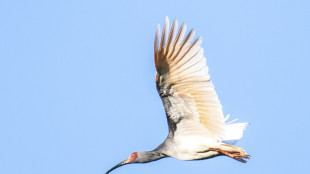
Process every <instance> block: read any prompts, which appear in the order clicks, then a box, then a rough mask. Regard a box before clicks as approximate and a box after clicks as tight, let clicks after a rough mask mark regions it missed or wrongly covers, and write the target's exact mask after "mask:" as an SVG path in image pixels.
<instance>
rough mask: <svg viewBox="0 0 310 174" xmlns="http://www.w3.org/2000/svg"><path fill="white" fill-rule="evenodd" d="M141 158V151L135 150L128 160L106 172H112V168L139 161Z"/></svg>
mask: <svg viewBox="0 0 310 174" xmlns="http://www.w3.org/2000/svg"><path fill="white" fill-rule="evenodd" d="M138 158H139V152H133V153H132V154H131V155H130V156H129V157H128V158H127V159H126V160H124V161H122V162H120V163H118V164H117V165H116V166H114V167H112V168H111V169H110V170H109V171H107V172H106V173H105V174H108V173H110V172H111V171H112V170H114V169H116V168H118V167H121V166H123V165H125V164H130V163H137V160H138Z"/></svg>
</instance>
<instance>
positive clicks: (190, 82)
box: [107, 18, 249, 173]
mask: <svg viewBox="0 0 310 174" xmlns="http://www.w3.org/2000/svg"><path fill="white" fill-rule="evenodd" d="M177 27H178V24H177V21H176V20H175V21H174V22H173V24H172V28H171V31H170V33H168V32H169V20H168V18H166V21H165V25H164V29H163V33H162V36H161V39H159V27H157V31H156V36H155V44H154V55H155V67H156V71H157V72H156V76H155V80H156V87H157V91H158V93H159V95H160V97H161V99H162V102H163V105H164V107H165V111H166V116H167V121H168V125H169V134H168V136H167V138H166V140H165V141H164V142H163V143H162V144H160V145H159V146H158V147H157V148H156V149H154V150H153V151H146V152H134V153H132V154H131V155H130V156H129V157H128V159H126V160H125V161H123V162H121V163H119V164H118V165H116V166H115V167H113V168H112V169H110V170H109V171H108V172H107V173H109V172H110V171H112V170H114V169H115V168H117V167H119V166H122V165H124V164H129V163H135V162H140V163H141V162H142V163H145V162H150V161H154V160H158V159H161V158H164V157H167V156H169V157H174V158H177V159H180V160H198V159H206V158H211V157H214V156H219V155H227V156H229V157H231V158H234V159H236V160H239V161H241V162H245V160H243V158H248V157H249V156H248V155H247V154H246V152H245V151H244V150H243V149H242V148H241V147H238V146H234V145H232V144H226V143H225V142H231V143H232V142H236V141H237V140H239V139H240V138H241V137H242V135H243V131H244V129H245V127H246V126H247V125H248V123H233V122H234V121H232V122H229V123H227V122H226V121H227V119H228V116H227V117H226V118H224V115H223V112H222V106H221V104H220V101H219V99H218V96H217V94H216V92H215V90H214V86H213V84H212V82H211V80H210V76H209V74H208V67H207V66H206V58H205V57H204V55H203V48H201V46H200V44H201V42H202V39H201V38H200V37H199V38H197V39H196V40H195V41H193V42H192V39H193V38H194V35H195V34H194V31H193V30H191V31H190V32H189V33H188V35H187V36H186V37H185V38H184V39H183V37H184V35H185V31H186V26H185V25H184V24H182V25H181V27H180V29H179V31H178V33H177ZM159 41H160V42H159Z"/></svg>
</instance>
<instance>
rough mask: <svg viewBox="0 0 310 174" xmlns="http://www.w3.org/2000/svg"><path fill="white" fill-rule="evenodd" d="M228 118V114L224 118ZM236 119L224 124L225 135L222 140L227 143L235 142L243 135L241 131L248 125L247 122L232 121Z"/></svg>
mask: <svg viewBox="0 0 310 174" xmlns="http://www.w3.org/2000/svg"><path fill="white" fill-rule="evenodd" d="M228 118H229V115H227V117H226V118H225V121H226V120H227V119H228ZM235 121H237V120H233V121H230V122H228V123H226V125H225V136H224V137H223V142H224V143H227V144H236V142H237V141H238V140H240V139H241V138H242V136H243V131H244V130H245V128H246V127H247V125H249V123H248V122H245V123H233V122H235Z"/></svg>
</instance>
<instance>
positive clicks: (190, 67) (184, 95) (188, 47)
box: [154, 18, 225, 137]
mask: <svg viewBox="0 0 310 174" xmlns="http://www.w3.org/2000/svg"><path fill="white" fill-rule="evenodd" d="M177 28H178V22H177V20H174V22H173V24H172V28H171V30H170V33H168V31H169V19H168V18H166V21H165V24H164V28H163V32H162V36H161V39H159V33H160V29H159V26H158V27H157V30H156V35H155V43H154V44H155V45H154V54H155V66H156V70H157V73H156V77H155V78H156V86H157V90H158V93H159V95H160V97H161V99H162V101H163V104H164V107H165V110H166V115H167V119H168V124H169V130H170V132H174V131H175V129H177V127H178V123H180V122H182V120H188V121H189V122H191V123H195V124H191V125H192V127H191V128H190V129H191V130H194V129H201V128H203V129H207V130H208V132H209V133H210V135H212V136H215V137H223V136H224V134H225V132H224V131H225V130H224V126H225V121H224V116H223V112H222V106H221V104H220V101H219V99H218V96H217V94H216V92H215V90H214V86H213V84H212V82H211V81H210V76H209V74H208V67H207V66H206V58H205V57H204V55H203V48H202V47H201V46H200V44H201V42H202V39H201V37H198V38H197V39H196V40H194V41H192V40H193V38H194V35H195V31H194V30H191V31H190V32H189V33H188V34H187V36H186V37H185V38H184V36H185V32H186V25H185V24H182V25H181V27H180V29H179V31H178V32H177ZM183 38H184V39H183ZM159 40H160V43H159ZM196 122H197V123H199V126H197V124H196ZM191 125H188V126H191ZM195 125H196V126H195ZM195 131H196V130H195ZM195 131H194V132H195Z"/></svg>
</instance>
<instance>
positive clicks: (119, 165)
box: [105, 160, 128, 174]
mask: <svg viewBox="0 0 310 174" xmlns="http://www.w3.org/2000/svg"><path fill="white" fill-rule="evenodd" d="M125 164H128V160H124V161H122V162H120V163H118V164H117V165H116V166H114V167H112V168H111V169H110V170H108V171H107V172H106V173H105V174H108V173H110V172H111V171H112V170H114V169H116V168H119V167H121V166H123V165H125Z"/></svg>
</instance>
